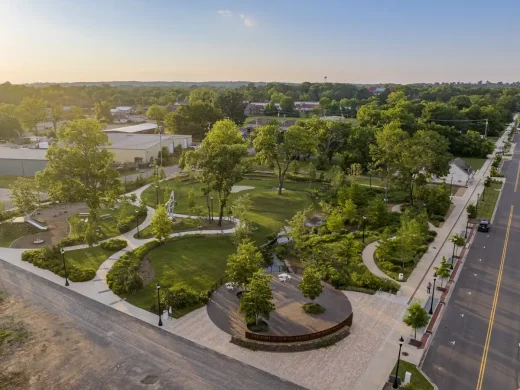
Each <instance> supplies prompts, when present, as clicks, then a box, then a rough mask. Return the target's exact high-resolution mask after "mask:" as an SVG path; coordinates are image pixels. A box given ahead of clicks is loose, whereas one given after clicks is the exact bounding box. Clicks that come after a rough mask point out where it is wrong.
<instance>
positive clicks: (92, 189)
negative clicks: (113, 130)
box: [37, 119, 122, 218]
mask: <svg viewBox="0 0 520 390" xmlns="http://www.w3.org/2000/svg"><path fill="white" fill-rule="evenodd" d="M102 129H103V125H102V124H100V123H99V122H97V121H96V120H93V119H77V120H74V121H70V122H68V123H67V124H66V125H64V126H62V127H61V128H60V130H59V131H58V140H59V142H58V143H53V144H52V145H51V147H50V148H49V150H48V151H47V160H48V163H47V167H46V168H45V170H44V171H43V172H39V173H38V174H37V179H38V180H39V181H40V183H42V184H43V187H44V188H45V190H46V191H47V192H48V194H49V195H50V197H51V198H52V199H55V200H63V201H70V202H74V201H83V202H85V203H86V204H87V206H88V207H89V209H90V212H91V215H92V216H93V217H94V218H95V215H96V210H98V209H99V208H100V207H101V204H102V203H108V202H110V201H113V200H114V199H116V197H117V196H118V195H119V194H120V193H121V191H122V184H121V181H120V180H119V174H118V172H117V171H116V170H115V169H113V168H112V165H113V163H114V155H113V154H112V153H110V152H109V151H108V150H107V149H106V147H107V146H108V145H109V143H108V136H107V135H106V133H104V132H103V131H102Z"/></svg>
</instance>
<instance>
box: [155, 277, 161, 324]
mask: <svg viewBox="0 0 520 390" xmlns="http://www.w3.org/2000/svg"><path fill="white" fill-rule="evenodd" d="M155 288H156V289H157V306H158V309H159V326H162V319H161V298H160V295H159V291H161V285H160V284H159V283H157V284H156V285H155Z"/></svg>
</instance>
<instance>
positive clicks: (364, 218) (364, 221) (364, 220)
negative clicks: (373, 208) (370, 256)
mask: <svg viewBox="0 0 520 390" xmlns="http://www.w3.org/2000/svg"><path fill="white" fill-rule="evenodd" d="M366 220H367V217H366V216H364V215H363V244H364V243H365V223H366Z"/></svg>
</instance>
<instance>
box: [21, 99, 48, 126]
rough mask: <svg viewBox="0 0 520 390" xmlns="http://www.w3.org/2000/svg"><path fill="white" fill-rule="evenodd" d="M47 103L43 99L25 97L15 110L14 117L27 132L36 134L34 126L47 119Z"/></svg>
mask: <svg viewBox="0 0 520 390" xmlns="http://www.w3.org/2000/svg"><path fill="white" fill-rule="evenodd" d="M45 107H47V103H46V102H45V101H44V100H43V99H39V98H33V97H26V98H24V99H23V100H22V102H21V103H20V105H19V106H18V108H17V109H16V117H17V118H18V120H19V121H20V123H21V124H22V125H23V127H24V128H25V129H26V130H27V131H31V130H34V132H35V134H37V133H38V129H37V128H36V125H37V124H38V123H39V122H41V121H43V120H44V119H45V118H46V117H47V111H46V110H45Z"/></svg>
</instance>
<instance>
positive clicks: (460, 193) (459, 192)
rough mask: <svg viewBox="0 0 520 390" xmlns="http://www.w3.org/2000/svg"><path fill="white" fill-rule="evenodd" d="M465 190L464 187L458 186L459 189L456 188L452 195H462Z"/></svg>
mask: <svg viewBox="0 0 520 390" xmlns="http://www.w3.org/2000/svg"><path fill="white" fill-rule="evenodd" d="M466 190H467V188H466V187H459V189H458V190H457V192H455V194H453V196H464V194H465V193H466Z"/></svg>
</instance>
